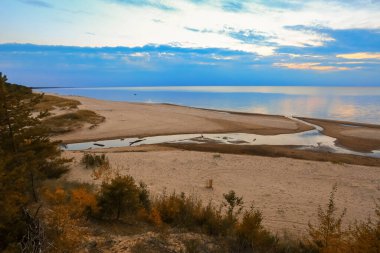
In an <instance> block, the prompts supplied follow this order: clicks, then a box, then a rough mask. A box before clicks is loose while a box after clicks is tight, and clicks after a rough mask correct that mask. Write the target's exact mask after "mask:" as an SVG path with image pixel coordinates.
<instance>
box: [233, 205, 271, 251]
mask: <svg viewBox="0 0 380 253" xmlns="http://www.w3.org/2000/svg"><path fill="white" fill-rule="evenodd" d="M262 220H263V216H262V214H261V212H260V211H259V210H257V209H254V208H253V207H251V209H250V210H249V211H245V212H244V215H243V219H242V221H241V222H240V223H238V224H237V226H236V231H235V236H236V243H235V245H236V246H235V247H236V248H237V249H238V250H247V249H250V250H252V251H254V252H255V251H256V250H257V251H259V252H261V251H264V250H268V249H271V248H272V247H273V246H275V244H276V241H277V240H276V238H275V237H274V236H273V235H271V234H270V233H269V232H268V231H267V230H265V229H264V227H263V225H262V224H261V222H262Z"/></svg>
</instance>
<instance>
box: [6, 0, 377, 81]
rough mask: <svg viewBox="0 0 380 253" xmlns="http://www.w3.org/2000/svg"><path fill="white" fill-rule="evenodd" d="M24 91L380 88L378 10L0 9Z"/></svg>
mask: <svg viewBox="0 0 380 253" xmlns="http://www.w3.org/2000/svg"><path fill="white" fill-rule="evenodd" d="M0 72H3V73H4V74H6V75H7V76H8V79H9V80H10V81H11V82H14V83H20V84H25V85H29V86H54V87H62V86H65V87H67V86H70V87H71V86H74V87H82V86H138V85H140V86H170V85H192V86H194V85H200V86H203V85H274V86H277V85H279V86H280V85H296V86H297V85H299V86H302V85H305V86H380V0H351V1H349V0H328V1H321V0H309V1H298V0H289V1H285V0H240V1H237V0H65V1H62V0H0Z"/></svg>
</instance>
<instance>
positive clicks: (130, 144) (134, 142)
mask: <svg viewBox="0 0 380 253" xmlns="http://www.w3.org/2000/svg"><path fill="white" fill-rule="evenodd" d="M141 141H144V139H139V140H136V141H131V142H130V143H129V146H132V145H133V144H136V143H138V142H141Z"/></svg>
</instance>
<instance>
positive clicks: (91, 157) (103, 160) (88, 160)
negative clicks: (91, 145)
mask: <svg viewBox="0 0 380 253" xmlns="http://www.w3.org/2000/svg"><path fill="white" fill-rule="evenodd" d="M81 162H82V163H83V164H84V165H85V166H86V168H94V167H100V166H102V165H109V160H108V158H107V157H106V156H105V154H101V155H97V154H90V153H84V154H83V157H82V160H81Z"/></svg>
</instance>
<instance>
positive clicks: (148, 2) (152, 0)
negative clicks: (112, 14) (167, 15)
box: [108, 0, 176, 11]
mask: <svg viewBox="0 0 380 253" xmlns="http://www.w3.org/2000/svg"><path fill="white" fill-rule="evenodd" d="M108 1H112V2H116V3H120V4H126V5H132V6H137V7H138V6H142V7H153V8H157V9H160V10H164V11H173V10H176V8H174V7H172V6H170V5H168V4H164V3H162V1H157V0H108Z"/></svg>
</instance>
